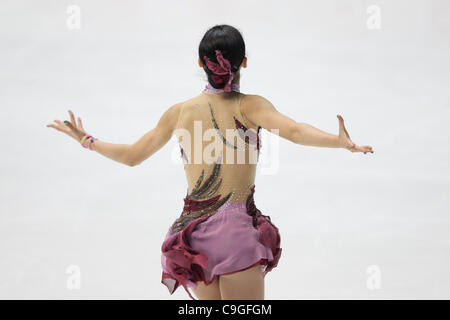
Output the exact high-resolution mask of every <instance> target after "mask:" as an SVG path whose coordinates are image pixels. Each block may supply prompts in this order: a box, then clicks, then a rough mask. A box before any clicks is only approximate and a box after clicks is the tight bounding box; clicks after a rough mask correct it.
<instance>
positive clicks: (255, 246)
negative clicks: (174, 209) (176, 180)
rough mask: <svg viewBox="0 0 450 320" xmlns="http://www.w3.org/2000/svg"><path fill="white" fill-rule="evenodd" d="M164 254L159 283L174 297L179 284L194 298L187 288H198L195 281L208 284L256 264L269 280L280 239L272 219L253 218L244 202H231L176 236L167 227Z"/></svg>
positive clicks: (258, 216) (163, 247)
mask: <svg viewBox="0 0 450 320" xmlns="http://www.w3.org/2000/svg"><path fill="white" fill-rule="evenodd" d="M258 213H259V211H258ZM161 251H162V254H161V265H162V269H163V272H162V280H161V282H162V283H163V284H164V285H165V286H166V287H167V288H168V290H169V292H170V294H172V293H173V292H175V290H176V289H177V288H178V286H179V285H180V284H181V285H182V286H183V287H184V289H185V290H186V292H187V293H188V294H189V297H191V299H194V298H193V297H192V295H191V293H190V292H189V290H188V287H193V288H194V289H195V288H197V284H196V282H197V281H204V282H205V284H210V283H211V282H213V281H214V279H215V278H216V277H217V276H219V275H223V274H229V273H233V272H237V271H242V270H245V269H248V268H250V267H252V266H254V265H257V264H262V265H265V266H266V268H265V270H264V276H265V275H266V274H267V272H269V271H271V270H272V269H273V268H274V267H276V266H277V264H278V260H279V259H280V255H281V248H280V235H279V232H278V228H277V227H276V226H275V225H273V224H272V222H271V221H270V218H269V217H268V216H263V215H261V214H260V213H259V214H258V215H257V216H255V217H252V216H250V215H249V214H247V208H246V203H245V202H227V203H225V204H224V205H222V206H221V207H220V208H219V209H218V210H217V212H216V213H215V214H214V215H211V216H209V217H200V218H198V219H195V220H193V221H191V222H190V223H189V224H188V225H186V226H185V227H184V229H182V230H181V231H178V232H176V233H173V234H172V227H171V228H169V231H168V232H167V234H166V237H165V240H164V243H163V244H162V247H161Z"/></svg>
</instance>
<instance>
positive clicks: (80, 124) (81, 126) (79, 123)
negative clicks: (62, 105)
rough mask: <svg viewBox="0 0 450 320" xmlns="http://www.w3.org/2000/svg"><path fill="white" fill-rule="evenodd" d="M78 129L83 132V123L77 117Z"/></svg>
mask: <svg viewBox="0 0 450 320" xmlns="http://www.w3.org/2000/svg"><path fill="white" fill-rule="evenodd" d="M78 127H80V129H81V130H83V131H84V128H83V123H82V122H81V118H80V117H78Z"/></svg>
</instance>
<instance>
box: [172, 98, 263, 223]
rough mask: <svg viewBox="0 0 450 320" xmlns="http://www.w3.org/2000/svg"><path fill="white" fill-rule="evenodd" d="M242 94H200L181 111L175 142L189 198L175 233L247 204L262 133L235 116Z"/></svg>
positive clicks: (238, 116) (252, 184)
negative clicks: (198, 220) (225, 209)
mask: <svg viewBox="0 0 450 320" xmlns="http://www.w3.org/2000/svg"><path fill="white" fill-rule="evenodd" d="M244 97H245V95H244V94H242V93H238V92H231V93H226V94H214V93H207V92H203V93H202V94H200V95H198V96H196V97H194V98H192V99H190V100H188V101H186V102H185V103H184V104H183V106H182V109H181V112H180V116H179V120H178V124H177V127H176V131H175V132H176V136H177V138H178V141H179V144H180V152H181V157H182V159H183V162H184V169H185V172H186V178H187V182H188V195H187V197H186V198H185V207H184V210H183V213H182V215H181V217H180V218H179V219H177V221H176V222H175V223H174V225H173V226H174V228H175V230H174V231H177V230H178V231H179V230H181V229H182V228H183V227H184V226H186V225H187V223H189V221H192V219H196V218H198V217H200V216H209V215H212V214H214V213H215V212H216V211H217V209H218V208H219V207H220V206H222V205H223V204H225V203H226V202H249V201H252V200H253V198H252V193H253V190H252V188H253V186H254V182H255V173H256V165H257V160H258V156H259V149H260V135H259V132H260V129H261V127H251V125H249V124H248V123H247V121H246V120H245V118H244V117H243V115H242V113H241V110H240V103H241V100H242V99H243V98H244Z"/></svg>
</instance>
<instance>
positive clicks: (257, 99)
mask: <svg viewBox="0 0 450 320" xmlns="http://www.w3.org/2000/svg"><path fill="white" fill-rule="evenodd" d="M271 106H272V103H271V102H270V101H269V100H268V99H266V98H264V97H263V96H261V95H258V94H246V95H244V96H243V97H242V99H241V110H242V111H247V112H252V111H255V110H257V109H261V108H267V107H271Z"/></svg>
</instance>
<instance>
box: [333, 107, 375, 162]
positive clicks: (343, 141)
mask: <svg viewBox="0 0 450 320" xmlns="http://www.w3.org/2000/svg"><path fill="white" fill-rule="evenodd" d="M337 118H338V119H339V143H340V145H341V147H342V148H345V149H347V150H350V151H351V152H364V154H366V153H367V152H371V153H373V150H372V147H371V146H357V145H356V144H355V143H353V141H352V140H350V136H349V134H348V132H347V130H345V126H344V119H343V118H342V117H341V116H340V115H339V114H338V115H337Z"/></svg>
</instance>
